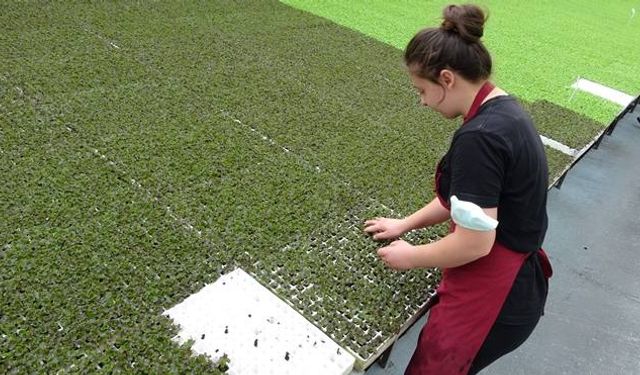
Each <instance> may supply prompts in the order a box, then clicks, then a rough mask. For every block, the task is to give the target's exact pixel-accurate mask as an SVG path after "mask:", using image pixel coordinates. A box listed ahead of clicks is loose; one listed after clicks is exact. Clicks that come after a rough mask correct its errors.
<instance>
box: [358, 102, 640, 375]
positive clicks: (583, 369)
mask: <svg viewBox="0 0 640 375" xmlns="http://www.w3.org/2000/svg"><path fill="white" fill-rule="evenodd" d="M638 116H640V106H638V107H637V108H636V110H635V113H630V114H627V115H626V116H625V117H624V118H623V119H622V120H621V121H620V122H619V123H618V125H617V127H616V129H615V131H614V132H613V134H612V135H611V136H607V137H605V138H604V139H603V141H602V143H601V144H600V147H599V148H598V149H596V150H593V149H592V150H591V151H589V152H588V153H587V154H586V155H585V157H584V158H583V159H582V160H581V161H580V162H578V163H577V164H576V165H575V166H574V168H573V169H571V170H570V171H569V173H568V175H567V177H566V179H565V181H564V183H563V185H562V188H561V189H560V190H558V189H555V188H554V189H552V190H551V191H550V192H549V200H548V213H549V230H548V232H547V237H546V240H545V244H544V248H545V250H546V251H547V253H548V254H549V256H550V259H551V262H552V265H553V267H554V276H553V278H552V279H551V282H550V291H549V298H548V302H547V308H546V315H545V316H544V317H543V318H542V320H541V321H540V323H539V325H538V327H537V328H536V330H535V331H534V333H533V335H532V336H531V337H530V339H529V340H528V341H527V342H526V343H524V344H523V345H522V346H521V347H520V348H518V349H517V350H516V351H514V352H513V353H511V354H510V355H508V356H505V357H503V358H502V359H500V360H498V361H497V362H495V363H494V364H493V365H491V366H490V367H488V368H486V369H485V370H484V371H483V372H482V374H487V375H488V374H495V375H520V374H522V375H524V374H526V375H535V374H553V375H559V374H611V375H613V374H615V375H622V374H630V375H632V374H640V272H639V270H640V123H639V122H638V121H637V120H636V118H637V117H638ZM424 321H425V319H424V318H423V319H421V320H419V321H418V322H417V323H416V324H415V325H414V326H413V327H412V328H411V329H410V330H409V331H408V332H407V334H405V335H404V336H403V337H402V338H401V339H400V340H399V341H398V342H397V343H396V345H395V347H394V349H393V351H392V354H391V357H390V360H389V362H388V364H387V367H386V368H384V369H383V368H381V367H380V366H379V365H377V364H374V365H373V366H371V367H370V368H369V369H368V370H367V371H366V375H382V374H385V375H400V374H402V373H403V372H404V368H405V367H406V365H407V363H408V361H409V358H410V357H411V354H412V353H413V350H414V349H415V345H416V341H417V337H418V332H419V330H420V329H421V328H422V326H423V325H424ZM354 374H356V373H354Z"/></svg>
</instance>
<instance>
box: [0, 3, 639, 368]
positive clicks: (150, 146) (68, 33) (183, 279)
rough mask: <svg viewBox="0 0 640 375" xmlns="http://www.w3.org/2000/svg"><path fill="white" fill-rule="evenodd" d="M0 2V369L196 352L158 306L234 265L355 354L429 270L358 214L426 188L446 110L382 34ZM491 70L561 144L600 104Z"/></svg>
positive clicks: (186, 357)
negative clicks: (381, 256) (376, 239)
mask: <svg viewBox="0 0 640 375" xmlns="http://www.w3.org/2000/svg"><path fill="white" fill-rule="evenodd" d="M326 4H330V5H331V3H326ZM354 4H355V3H354ZM334 5H335V4H334ZM296 6H302V4H300V3H296ZM376 6H377V8H375V9H380V10H382V9H383V8H380V6H381V5H380V4H378V5H376ZM332 9H333V8H332ZM389 9H390V13H393V12H391V10H393V9H396V8H394V7H391V8H389ZM325 16H326V14H325ZM494 17H495V19H498V18H499V16H498V15H497V14H496V15H495V16H494ZM363 22H364V21H363ZM365 23H371V22H370V20H369V21H367V22H365ZM374 23H375V22H374ZM0 24H2V25H3V32H2V33H0V52H1V53H0V56H1V57H0V61H1V64H0V160H1V162H0V173H1V175H2V176H3V177H4V183H3V184H2V185H0V263H1V264H2V272H1V273H0V297H1V298H0V372H2V373H14V372H15V373H18V372H20V373H22V372H27V373H31V372H41V371H42V372H57V371H62V372H76V371H78V372H88V371H95V370H97V369H103V370H115V371H122V372H127V371H131V369H133V370H134V371H139V372H147V373H164V372H178V373H182V372H206V371H213V372H214V373H215V372H217V371H219V370H218V368H217V365H215V364H212V363H210V362H208V361H207V360H206V359H205V358H203V357H191V353H190V351H189V349H188V347H179V346H178V345H177V344H175V343H173V342H172V341H171V337H172V336H173V335H174V334H175V332H176V331H175V328H174V327H172V325H171V323H170V322H169V321H168V320H167V319H166V318H164V317H162V316H161V313H162V312H163V311H164V310H165V309H168V308H169V307H171V306H173V305H174V304H176V303H178V302H180V301H182V300H183V299H184V298H186V297H187V296H188V295H190V294H191V293H193V292H195V291H197V290H199V289H200V288H202V287H203V286H204V285H206V284H207V283H211V282H213V281H214V280H216V279H217V278H218V277H219V275H220V274H222V273H225V272H228V271H229V270H231V269H233V268H234V267H237V266H240V267H242V268H243V269H245V270H247V271H248V272H251V273H253V274H254V275H255V276H256V277H257V278H258V280H260V281H261V282H262V283H263V284H265V285H267V286H269V287H270V288H271V289H272V290H274V291H275V292H276V293H278V294H279V295H280V296H281V297H282V298H284V299H287V300H288V301H289V302H291V303H292V304H293V305H294V306H295V307H296V308H298V310H300V311H302V312H303V313H304V314H305V315H306V316H307V317H309V319H310V320H312V321H313V322H314V323H315V324H317V325H318V326H320V327H322V328H323V329H324V330H325V331H326V332H327V333H328V334H329V335H330V336H332V337H333V338H334V339H335V340H336V341H337V342H338V343H339V344H341V345H343V346H344V347H347V348H349V349H350V350H352V351H353V352H354V353H356V354H358V355H359V356H360V357H361V358H363V359H367V358H371V356H373V355H375V353H376V352H377V351H378V350H379V348H380V345H382V344H383V343H384V342H385V341H386V340H387V339H388V338H389V337H392V336H393V335H394V334H395V333H397V331H398V329H399V328H400V327H401V326H402V324H403V323H404V322H405V321H406V320H407V319H409V318H410V317H411V316H412V315H413V314H414V313H415V311H416V310H417V309H418V308H419V306H420V305H421V304H422V303H423V302H424V300H425V297H426V294H427V292H429V291H432V290H433V286H434V285H435V282H436V280H435V279H434V277H435V275H434V274H432V273H430V272H429V271H426V270H425V271H412V272H405V273H395V272H391V271H388V270H386V269H384V267H383V266H381V265H380V263H379V262H377V260H376V256H375V252H374V250H375V249H376V248H377V246H378V245H377V244H375V243H373V242H372V241H370V240H369V239H368V238H367V237H366V236H364V235H363V234H362V233H361V226H362V222H363V220H364V219H365V218H368V217H371V216H374V215H388V216H402V215H406V214H408V213H410V212H412V211H413V210H415V209H417V208H418V207H420V206H421V205H422V204H424V202H426V201H427V200H429V199H431V198H433V184H432V182H431V178H432V175H433V172H434V168H435V163H436V162H437V160H438V158H439V157H440V156H441V155H442V154H443V153H444V152H445V151H446V148H447V147H448V142H449V140H450V136H451V134H452V132H453V130H454V129H455V128H456V126H458V125H457V122H452V121H443V120H441V119H440V118H439V116H438V115H436V114H434V113H431V112H430V111H428V110H425V109H422V108H419V107H418V106H417V103H416V102H417V99H416V96H415V94H414V93H413V92H412V89H411V86H410V84H409V81H408V78H407V77H406V72H405V71H404V68H403V67H402V60H401V56H402V52H401V50H400V49H398V48H396V47H394V46H393V45H390V44H389V41H388V40H385V42H386V43H385V42H382V41H380V40H378V39H380V38H378V36H376V38H372V37H369V36H366V35H364V34H362V33H360V32H358V31H354V30H351V29H349V28H345V27H342V26H339V25H337V24H335V23H333V22H332V21H330V20H328V19H325V18H321V17H318V16H315V15H312V14H310V13H307V12H303V11H300V10H298V9H295V8H292V7H289V6H287V5H285V4H282V3H279V2H272V1H243V2H234V1H214V2H211V1H193V2H187V3H182V2H180V3H177V2H171V1H158V2H135V3H134V2H118V3H110V2H95V3H64V4H63V3H57V2H44V1H42V2H41V1H27V2H17V1H7V2H4V4H3V12H2V13H1V14H0ZM380 24H382V21H380ZM350 26H351V27H356V26H357V25H353V24H352V25H350ZM367 34H371V33H367ZM398 38H399V39H398V41H401V38H402V37H398ZM381 40H384V39H381ZM496 40H497V39H496ZM492 43H497V42H492ZM582 52H583V51H582V50H576V52H575V54H580V53H582ZM605 52H606V51H604V52H603V55H605V56H604V57H603V58H605V57H606V56H608V54H607V53H605ZM591 53H596V52H586V55H585V58H588V59H593V56H591V55H590V54H591ZM497 64H498V66H497V70H498V72H500V73H499V75H498V74H497V76H498V77H499V80H500V81H501V82H502V81H504V82H510V81H508V79H507V78H506V77H507V73H506V72H508V71H509V69H512V68H511V65H509V63H507V62H503V61H501V58H498V59H497ZM547 73H548V72H547V71H545V70H541V71H539V72H538V73H537V74H536V75H540V76H544V75H546V74H547ZM620 74H622V75H624V72H623V73H620ZM620 80H621V78H620ZM611 82H612V84H613V85H614V86H615V85H616V84H617V83H618V82H617V81H615V80H611ZM509 85H511V83H509ZM513 85H514V86H513V88H514V90H513V91H514V94H516V95H518V96H519V97H520V98H521V99H522V100H523V103H524V104H525V105H526V106H529V108H531V110H532V112H533V113H534V116H536V118H537V119H539V121H538V123H539V124H540V125H539V126H540V129H541V132H543V133H546V134H547V135H548V136H550V137H552V138H553V137H557V138H558V139H559V140H564V141H566V142H567V144H571V145H573V146H575V147H577V148H579V147H580V146H581V145H584V144H585V143H586V142H588V141H589V140H590V139H591V138H592V137H593V136H594V134H597V132H598V131H601V130H602V129H603V128H604V126H605V125H604V123H606V120H607V116H610V115H611V114H612V113H613V112H614V110H613V108H612V107H611V106H608V105H604V104H599V102H598V103H597V105H596V104H594V106H595V107H594V108H596V109H594V110H593V112H590V111H588V110H582V109H581V108H582V107H579V106H581V105H587V104H588V105H589V106H591V105H592V104H593V103H595V101H594V100H593V99H590V98H587V97H582V96H581V97H577V98H576V99H575V102H572V103H571V104H570V105H568V106H561V104H562V103H560V102H559V101H558V100H557V97H556V96H553V95H549V96H547V95H546V94H545V91H544V90H543V89H542V88H544V83H540V84H538V85H539V86H540V87H541V89H540V90H539V91H535V92H533V93H531V92H529V91H527V90H524V89H522V88H520V89H516V87H517V85H516V84H515V83H514V84H513ZM619 88H622V89H628V90H633V89H637V88H636V87H634V86H633V85H632V86H623V85H620V86H619ZM553 91H555V89H554V90H553ZM545 100H546V101H545ZM580 103H583V104H580ZM584 103H587V104H584ZM575 106H578V107H575ZM598 106H599V107H598ZM576 111H577V112H580V113H576ZM555 113H559V114H560V116H561V117H560V118H561V119H562V122H561V123H559V125H558V124H556V121H558V118H559V117H558V116H557V115H555ZM576 119H577V120H578V121H576ZM578 122H579V123H578ZM548 156H549V162H550V166H551V169H552V171H553V172H554V173H557V172H560V171H561V170H562V169H563V168H565V166H566V165H567V164H568V163H569V162H571V158H570V157H568V156H566V155H564V154H562V153H560V152H557V151H554V150H551V149H549V150H548ZM442 233H444V232H443V228H435V229H432V230H429V231H422V232H418V233H414V234H412V235H411V236H409V237H408V239H409V240H411V241H414V242H418V241H426V240H429V239H434V238H436V237H437V236H438V235H441V234H442ZM274 275H275V276H274ZM311 284H313V287H308V286H309V285H311ZM290 286H293V288H291V287H290ZM226 303H230V301H220V306H221V308H223V307H224V305H225V304H226ZM310 305H312V306H313V307H312V308H310V307H309V306H310Z"/></svg>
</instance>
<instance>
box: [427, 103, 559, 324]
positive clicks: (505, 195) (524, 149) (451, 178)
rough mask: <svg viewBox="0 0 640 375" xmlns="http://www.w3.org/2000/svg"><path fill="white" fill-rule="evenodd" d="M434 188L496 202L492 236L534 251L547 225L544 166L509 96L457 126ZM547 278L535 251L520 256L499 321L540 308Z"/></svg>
mask: <svg viewBox="0 0 640 375" xmlns="http://www.w3.org/2000/svg"><path fill="white" fill-rule="evenodd" d="M440 170H441V173H442V174H441V176H440V183H439V191H438V193H439V194H440V195H441V196H442V197H443V198H445V199H446V200H447V201H448V200H449V198H450V197H451V196H452V195H455V196H457V197H458V199H460V200H463V201H470V202H473V203H475V204H477V205H478V206H480V207H483V208H490V207H497V208H498V222H499V224H498V227H497V228H496V241H497V242H500V243H501V244H503V245H504V246H506V247H508V248H510V249H512V250H514V251H519V252H526V253H533V252H535V251H537V250H538V249H539V248H540V247H541V245H542V242H543V240H544V236H545V233H546V230H547V211H546V203H547V186H548V178H549V177H548V169H547V159H546V156H545V151H544V146H543V145H542V141H541V140H540V136H539V135H538V132H537V131H536V129H535V127H534V126H533V122H532V121H531V117H530V116H529V115H528V114H527V113H526V112H525V111H524V110H523V109H522V107H521V106H520V104H519V103H518V102H517V101H516V100H515V99H514V98H512V97H510V96H498V97H495V98H492V99H490V100H488V101H487V102H485V103H484V104H483V105H482V106H481V107H480V109H479V111H478V113H477V115H476V116H475V117H474V118H472V119H471V120H470V121H469V122H467V123H466V124H464V125H463V126H461V127H460V128H458V130H457V131H456V132H455V134H454V135H453V139H452V141H451V146H450V148H449V151H448V152H447V153H446V155H445V156H444V157H443V158H442V160H441V162H440ZM546 295H547V284H546V280H545V279H544V275H543V273H542V269H541V266H540V262H539V260H538V256H537V255H536V254H532V256H529V258H527V260H526V261H525V264H524V265H523V267H522V268H521V269H520V272H519V273H518V275H517V276H516V280H515V282H514V285H513V287H512V289H511V292H510V293H509V296H508V297H507V300H506V302H505V304H504V306H503V309H502V311H501V312H500V316H499V317H498V322H501V323H507V324H521V323H529V322H531V321H532V320H533V319H537V318H538V317H539V316H540V314H541V313H542V310H543V307H544V302H545V299H546Z"/></svg>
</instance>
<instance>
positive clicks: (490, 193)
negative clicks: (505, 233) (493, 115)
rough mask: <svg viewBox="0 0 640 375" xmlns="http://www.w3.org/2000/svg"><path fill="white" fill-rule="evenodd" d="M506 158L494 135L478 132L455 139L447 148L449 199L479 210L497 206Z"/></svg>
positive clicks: (500, 144) (503, 148)
mask: <svg viewBox="0 0 640 375" xmlns="http://www.w3.org/2000/svg"><path fill="white" fill-rule="evenodd" d="M507 157H508V153H507V148H506V146H505V145H504V143H503V142H502V141H501V140H500V139H499V138H498V137H497V136H494V135H491V134H488V133H486V132H481V131H474V132H468V133H463V134H461V135H459V136H457V137H456V139H454V142H453V144H452V148H451V159H450V160H451V188H450V192H449V194H450V196H451V195H455V196H456V197H458V199H460V200H463V201H469V202H473V203H475V204H477V205H478V206H480V207H483V208H489V207H497V206H498V202H499V201H500V194H501V192H502V187H503V181H504V176H505V165H506V159H507Z"/></svg>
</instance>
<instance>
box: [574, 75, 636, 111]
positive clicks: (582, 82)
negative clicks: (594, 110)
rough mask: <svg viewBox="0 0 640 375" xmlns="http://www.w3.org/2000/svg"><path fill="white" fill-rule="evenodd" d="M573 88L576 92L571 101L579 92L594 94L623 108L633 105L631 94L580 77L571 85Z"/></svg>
mask: <svg viewBox="0 0 640 375" xmlns="http://www.w3.org/2000/svg"><path fill="white" fill-rule="evenodd" d="M571 87H572V88H573V89H575V90H574V92H573V94H572V95H571V98H570V99H569V101H571V100H572V99H573V97H574V96H575V93H576V91H578V90H580V91H584V92H588V93H589V94H593V95H595V96H598V97H601V98H603V99H606V100H609V101H611V102H613V103H616V104H619V105H621V106H623V107H626V106H627V105H629V103H631V102H632V101H633V99H634V98H633V96H631V95H629V94H625V93H624V92H622V91H618V90H616V89H613V88H611V87H607V86H604V85H601V84H599V83H597V82H593V81H589V80H588V79H584V78H580V77H578V79H577V80H576V81H575V82H574V83H573V84H572V85H571Z"/></svg>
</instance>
